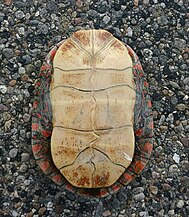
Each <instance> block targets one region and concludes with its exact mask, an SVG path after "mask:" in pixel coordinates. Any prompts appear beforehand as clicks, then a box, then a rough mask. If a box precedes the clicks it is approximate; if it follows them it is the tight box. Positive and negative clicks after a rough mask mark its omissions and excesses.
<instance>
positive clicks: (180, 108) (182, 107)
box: [176, 103, 186, 111]
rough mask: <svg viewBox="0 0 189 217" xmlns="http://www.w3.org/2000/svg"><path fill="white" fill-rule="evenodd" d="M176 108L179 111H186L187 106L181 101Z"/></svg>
mask: <svg viewBox="0 0 189 217" xmlns="http://www.w3.org/2000/svg"><path fill="white" fill-rule="evenodd" d="M176 108H177V109H178V110H179V111H184V110H185V109H186V106H185V104H182V103H180V104H178V105H177V106H176Z"/></svg>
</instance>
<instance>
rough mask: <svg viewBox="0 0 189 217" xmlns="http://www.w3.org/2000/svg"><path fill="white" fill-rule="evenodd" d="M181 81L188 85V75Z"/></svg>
mask: <svg viewBox="0 0 189 217" xmlns="http://www.w3.org/2000/svg"><path fill="white" fill-rule="evenodd" d="M183 83H184V84H187V85H189V77H187V78H185V79H184V80H183Z"/></svg>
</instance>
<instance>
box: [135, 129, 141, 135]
mask: <svg viewBox="0 0 189 217" xmlns="http://www.w3.org/2000/svg"><path fill="white" fill-rule="evenodd" d="M142 132H143V130H141V129H138V130H135V135H136V136H140V135H142Z"/></svg>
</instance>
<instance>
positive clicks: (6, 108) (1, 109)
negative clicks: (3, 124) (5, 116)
mask: <svg viewBox="0 0 189 217" xmlns="http://www.w3.org/2000/svg"><path fill="white" fill-rule="evenodd" d="M0 111H8V107H7V106H5V105H3V104H0Z"/></svg>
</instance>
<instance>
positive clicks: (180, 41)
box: [174, 38, 186, 50]
mask: <svg viewBox="0 0 189 217" xmlns="http://www.w3.org/2000/svg"><path fill="white" fill-rule="evenodd" d="M174 46H175V47H176V48H178V49H179V50H183V49H184V48H185V46H186V41H185V40H184V39H182V38H175V39H174Z"/></svg>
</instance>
